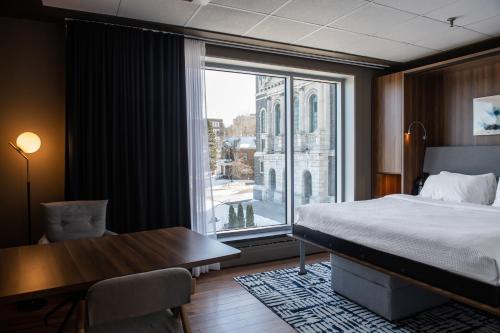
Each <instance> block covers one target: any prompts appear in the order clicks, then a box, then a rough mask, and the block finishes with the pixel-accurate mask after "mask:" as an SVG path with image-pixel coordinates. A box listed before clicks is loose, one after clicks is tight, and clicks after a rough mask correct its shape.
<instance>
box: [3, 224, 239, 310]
mask: <svg viewBox="0 0 500 333" xmlns="http://www.w3.org/2000/svg"><path fill="white" fill-rule="evenodd" d="M240 253H241V251H239V250H237V249H235V248H232V247H230V246H228V245H225V244H222V243H220V242H218V241H216V240H213V239H210V238H208V237H204V236H201V235H200V234H198V233H195V232H193V231H191V230H188V229H186V228H182V227H178V228H166V229H158V230H149V231H141V232H135V233H130V234H122V235H117V236H106V237H100V238H91V239H81V240H71V241H64V242H59V243H53V244H48V245H30V246H20V247H13V248H7V249H2V250H0V303H10V302H16V301H21V300H27V299H32V298H36V297H46V296H50V295H57V294H63V293H70V292H76V291H85V290H87V289H88V288H89V287H90V286H91V285H93V284H94V283H96V282H98V281H101V280H105V279H109V278H112V277H117V276H123V275H128V274H133V273H140V272H147V271H151V270H156V269H162V268H169V267H185V268H191V267H196V266H199V265H205V264H211V263H216V262H220V261H224V260H226V259H233V258H237V257H239V256H240Z"/></svg>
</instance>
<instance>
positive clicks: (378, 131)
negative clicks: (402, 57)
mask: <svg viewBox="0 0 500 333" xmlns="http://www.w3.org/2000/svg"><path fill="white" fill-rule="evenodd" d="M373 96H374V117H373V126H374V131H373V133H372V136H373V155H374V156H375V155H376V157H374V161H375V163H374V168H375V172H376V173H393V174H394V173H401V167H402V165H401V153H402V150H401V148H402V147H401V141H402V140H401V136H402V135H403V129H402V121H403V119H402V117H403V115H402V113H401V109H402V107H403V73H401V72H400V73H394V74H390V75H384V76H380V77H378V78H376V80H375V84H374V93H373Z"/></svg>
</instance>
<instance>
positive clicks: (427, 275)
mask: <svg viewBox="0 0 500 333" xmlns="http://www.w3.org/2000/svg"><path fill="white" fill-rule="evenodd" d="M293 236H294V237H295V238H297V239H299V240H301V241H305V242H308V243H311V244H314V245H318V246H320V247H323V248H325V249H328V250H330V251H334V252H336V253H338V254H341V255H345V256H347V257H350V258H353V259H356V260H358V261H359V262H361V263H366V264H369V265H373V266H376V267H379V268H382V269H384V270H387V271H390V272H392V273H395V274H397V275H401V276H404V277H407V278H410V279H412V280H416V281H418V282H422V283H425V284H427V285H429V286H431V287H434V288H439V289H442V290H444V291H447V292H450V293H452V294H454V295H458V296H462V297H465V298H467V299H470V300H473V301H476V302H480V303H482V304H485V305H489V306H491V307H497V306H498V305H499V295H500V287H497V286H492V285H489V284H487V283H484V282H480V281H476V280H474V279H471V278H468V277H464V276H461V275H458V274H454V273H450V272H448V271H446V270H443V269H440V268H436V267H433V266H429V265H426V264H423V263H419V262H416V261H413V260H410V259H406V258H403V257H399V256H396V255H393V254H389V253H386V252H382V251H378V250H374V249H372V248H369V247H366V246H363V245H358V244H355V243H352V242H349V241H346V240H343V239H340V238H337V237H334V236H331V235H328V234H324V233H322V232H319V231H315V230H312V229H309V228H306V227H303V226H301V225H294V226H293ZM455 299H458V297H455ZM458 300H460V299H458ZM497 310H498V309H497ZM490 312H491V311H490ZM495 312H496V311H495Z"/></svg>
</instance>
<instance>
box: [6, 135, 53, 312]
mask: <svg viewBox="0 0 500 333" xmlns="http://www.w3.org/2000/svg"><path fill="white" fill-rule="evenodd" d="M9 144H10V146H11V147H12V148H14V149H15V150H16V151H17V152H18V153H19V155H21V156H22V157H23V158H24V159H25V160H26V200H27V202H26V211H27V219H28V221H27V222H28V242H29V244H30V245H31V244H32V243H33V240H32V236H31V179H30V159H29V157H28V154H33V153H35V152H37V151H38V150H39V149H40V146H41V145H42V142H41V141H40V137H39V136H38V135H36V134H35V133H32V132H24V133H22V134H20V135H19V136H18V137H17V140H16V144H13V143H12V142H9ZM45 305H47V300H46V299H44V298H37V299H33V300H27V301H22V302H19V303H17V307H18V309H19V310H20V311H36V310H39V309H41V308H43V307H44V306H45Z"/></svg>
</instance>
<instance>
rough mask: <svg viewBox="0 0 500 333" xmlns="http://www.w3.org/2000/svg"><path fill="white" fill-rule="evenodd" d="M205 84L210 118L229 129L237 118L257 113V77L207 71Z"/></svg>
mask: <svg viewBox="0 0 500 333" xmlns="http://www.w3.org/2000/svg"><path fill="white" fill-rule="evenodd" d="M205 84H206V103H207V115H208V118H220V119H223V120H224V126H226V127H228V126H229V125H231V124H232V123H233V119H234V118H236V116H238V115H241V114H244V115H247V114H251V113H255V93H256V91H255V75H251V74H241V73H230V72H222V71H214V70H206V71H205Z"/></svg>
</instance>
